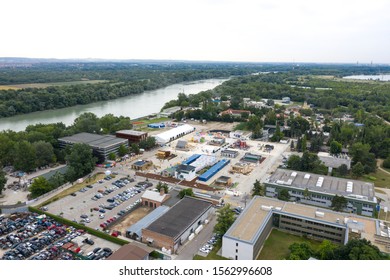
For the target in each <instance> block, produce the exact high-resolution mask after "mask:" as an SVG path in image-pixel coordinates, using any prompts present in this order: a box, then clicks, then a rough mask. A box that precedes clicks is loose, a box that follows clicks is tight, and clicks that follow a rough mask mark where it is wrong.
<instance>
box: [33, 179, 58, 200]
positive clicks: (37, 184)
mask: <svg viewBox="0 0 390 280" xmlns="http://www.w3.org/2000/svg"><path fill="white" fill-rule="evenodd" d="M51 190H52V186H51V185H50V184H49V182H48V181H47V180H46V179H45V178H44V177H42V176H39V177H38V178H35V179H34V181H33V183H32V184H31V186H30V188H29V191H30V192H31V196H32V197H33V198H35V197H38V196H41V195H43V194H45V193H47V192H49V191H51Z"/></svg>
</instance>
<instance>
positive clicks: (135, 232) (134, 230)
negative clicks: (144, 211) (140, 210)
mask: <svg viewBox="0 0 390 280" xmlns="http://www.w3.org/2000/svg"><path fill="white" fill-rule="evenodd" d="M168 210H169V207H168V206H165V205H162V206H160V207H157V208H156V209H154V210H153V211H152V212H150V213H149V214H148V215H146V216H145V217H143V218H142V219H141V220H139V221H138V222H136V223H135V224H133V225H131V226H130V227H129V228H128V229H127V230H126V236H127V237H129V238H132V239H135V240H141V238H142V230H143V229H144V228H147V227H148V226H149V225H150V224H151V223H153V222H154V221H155V220H157V219H158V218H160V217H161V216H162V215H163V214H164V213H165V212H167V211H168Z"/></svg>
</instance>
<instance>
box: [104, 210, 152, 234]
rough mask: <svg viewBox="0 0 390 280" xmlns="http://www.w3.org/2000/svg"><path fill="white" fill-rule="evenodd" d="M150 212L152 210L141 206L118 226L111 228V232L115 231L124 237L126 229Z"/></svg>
mask: <svg viewBox="0 0 390 280" xmlns="http://www.w3.org/2000/svg"><path fill="white" fill-rule="evenodd" d="M152 211H153V209H152V208H150V207H146V206H141V207H139V208H137V209H136V210H134V211H133V212H131V213H130V214H129V215H128V216H127V217H126V218H125V219H124V220H123V221H122V222H121V223H120V224H117V225H115V226H114V227H112V228H111V230H117V231H119V232H121V233H122V235H123V236H125V235H126V230H127V228H128V227H130V226H132V225H133V224H135V223H136V222H138V221H139V220H141V219H142V218H143V217H145V216H146V215H147V214H149V213H150V212H152Z"/></svg>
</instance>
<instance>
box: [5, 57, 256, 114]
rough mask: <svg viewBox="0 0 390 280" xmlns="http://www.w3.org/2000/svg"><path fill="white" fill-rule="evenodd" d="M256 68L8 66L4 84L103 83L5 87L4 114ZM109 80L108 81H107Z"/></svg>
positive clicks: (113, 97)
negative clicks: (18, 87)
mask: <svg viewBox="0 0 390 280" xmlns="http://www.w3.org/2000/svg"><path fill="white" fill-rule="evenodd" d="M253 69H254V68H253V67H249V66H245V65H242V66H240V67H233V66H231V65H218V64H217V65H214V64H205V65H202V64H199V65H191V64H188V65H187V64H177V65H158V64H157V65H154V64H152V65H141V66H139V65H137V64H135V65H129V64H120V63H117V64H115V63H114V64H71V65H68V64H65V65H62V64H60V65H57V64H55V65H52V64H44V65H41V66H40V67H32V68H27V69H20V68H4V69H2V72H1V73H0V84H17V83H42V82H59V81H60V82H66V81H80V80H101V81H103V82H101V83H89V84H75V85H58V86H49V87H46V88H24V89H19V90H0V117H9V116H14V115H18V114H25V113H30V112H35V111H43V110H49V109H58V108H64V107H70V106H75V105H80V104H88V103H92V102H97V101H104V100H111V99H115V98H119V97H124V96H128V95H132V94H137V93H142V92H144V91H146V90H154V89H157V88H161V87H165V86H168V85H171V84H174V83H179V82H187V81H195V80H201V79H209V78H216V77H229V76H232V75H243V74H248V73H250V72H251V71H253ZM104 81H105V82H104Z"/></svg>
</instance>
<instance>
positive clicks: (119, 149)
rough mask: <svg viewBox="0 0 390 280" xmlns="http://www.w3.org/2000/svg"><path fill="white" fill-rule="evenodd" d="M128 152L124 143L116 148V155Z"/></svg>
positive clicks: (121, 155)
mask: <svg viewBox="0 0 390 280" xmlns="http://www.w3.org/2000/svg"><path fill="white" fill-rule="evenodd" d="M128 152H129V149H128V148H126V146H125V145H120V146H119V148H118V155H119V156H120V157H123V156H124V155H125V154H127V153H128Z"/></svg>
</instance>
